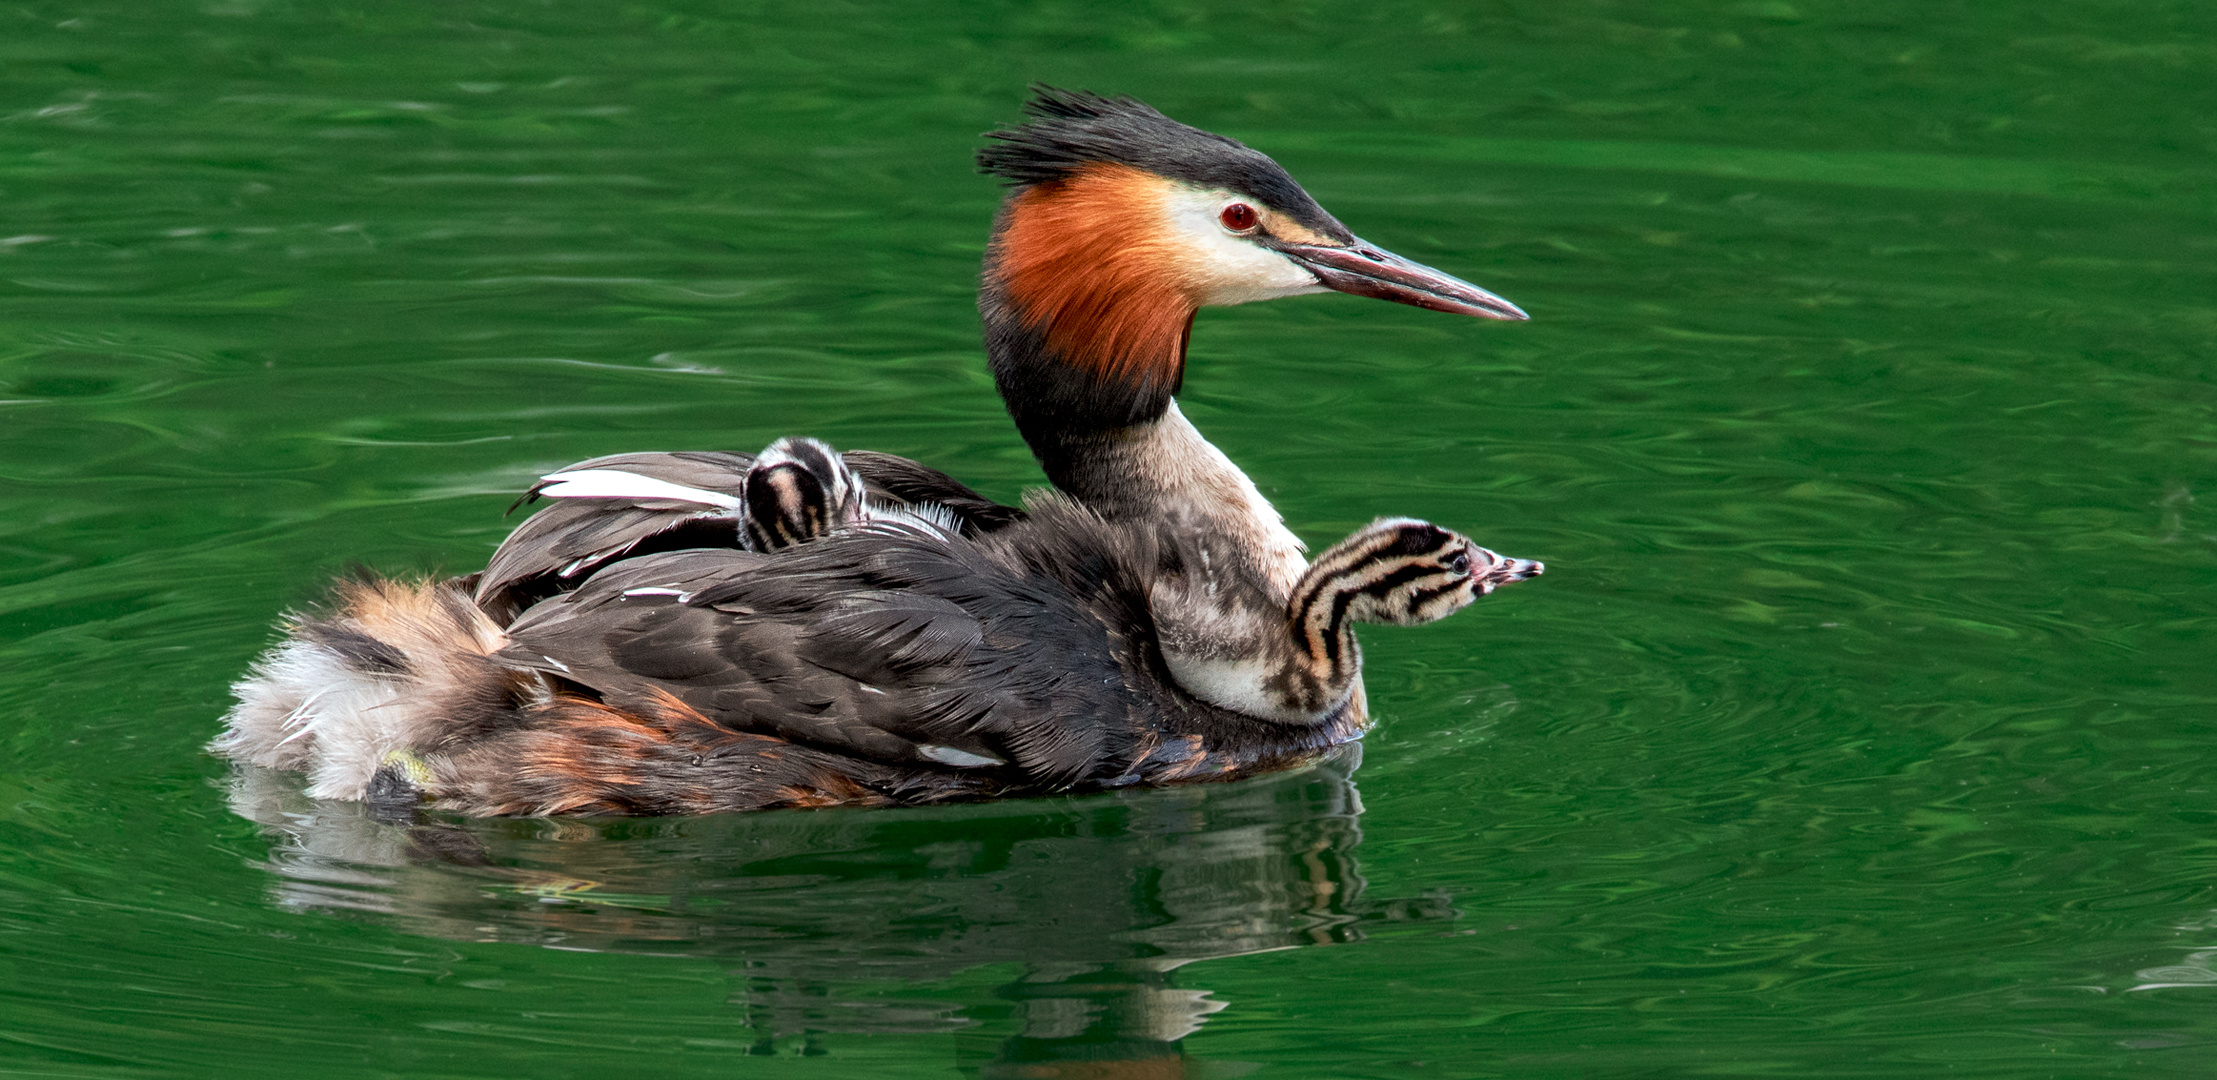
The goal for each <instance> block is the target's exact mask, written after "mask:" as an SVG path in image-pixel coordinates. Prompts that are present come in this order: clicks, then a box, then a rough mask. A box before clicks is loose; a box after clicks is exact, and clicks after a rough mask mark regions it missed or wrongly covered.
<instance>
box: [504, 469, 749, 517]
mask: <svg viewBox="0 0 2217 1080" xmlns="http://www.w3.org/2000/svg"><path fill="white" fill-rule="evenodd" d="M540 479H541V480H546V481H549V483H548V486H546V487H543V488H540V489H539V494H541V495H545V496H547V497H549V498H554V499H669V500H672V501H675V502H689V503H699V504H700V505H702V506H714V507H718V508H720V509H724V510H736V509H738V508H739V506H740V499H739V498H738V497H737V496H733V495H725V494H723V493H721V492H716V491H708V490H706V489H703V488H697V487H686V486H685V485H683V484H673V483H670V482H669V481H667V480H657V479H655V478H654V477H651V476H641V475H639V474H638V473H631V472H625V471H623V470H622V469H578V470H575V471H572V472H558V473H548V474H547V475H545V476H542V477H540Z"/></svg>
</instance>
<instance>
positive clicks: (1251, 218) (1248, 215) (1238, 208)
mask: <svg viewBox="0 0 2217 1080" xmlns="http://www.w3.org/2000/svg"><path fill="white" fill-rule="evenodd" d="M1216 217H1217V220H1219V221H1222V222H1223V223H1224V227H1225V228H1227V229H1230V230H1232V231H1233V232H1247V231H1249V230H1251V229H1253V228H1254V227H1255V222H1256V220H1257V218H1256V217H1255V208H1254V207H1252V206H1249V205H1247V204H1246V203H1243V202H1236V203H1233V204H1232V205H1230V206H1227V207H1225V208H1224V212H1223V213H1221V214H1218V215H1216Z"/></svg>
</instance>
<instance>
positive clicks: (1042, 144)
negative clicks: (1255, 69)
mask: <svg viewBox="0 0 2217 1080" xmlns="http://www.w3.org/2000/svg"><path fill="white" fill-rule="evenodd" d="M1024 112H1025V114H1026V115H1027V116H1029V117H1030V119H1029V120H1027V121H1026V122H1024V123H1022V124H1018V125H1016V126H1015V127H1008V128H1002V129H1000V130H998V131H989V132H986V133H985V137H986V138H988V139H993V140H995V143H996V144H995V145H992V146H987V147H985V148H983V149H981V150H979V151H978V169H979V171H981V172H985V173H989V174H991V175H993V176H998V177H1000V178H1001V179H1003V180H1006V181H1008V183H1009V185H1010V186H1012V187H1019V188H1022V187H1030V186H1032V185H1034V184H1045V183H1051V182H1053V181H1056V180H1061V179H1064V178H1066V177H1068V176H1069V175H1070V174H1071V173H1074V172H1076V171H1077V170H1079V169H1081V168H1084V167H1085V166H1087V165H1094V164H1114V165H1129V166H1131V167H1133V168H1135V169H1143V170H1145V171H1147V172H1151V173H1154V174H1156V175H1158V176H1167V177H1170V178H1171V179H1174V180H1184V181H1187V182H1189V183H1193V184H1197V185H1199V186H1201V187H1208V188H1223V189H1226V190H1229V191H1235V192H1238V193H1240V194H1242V195H1248V196H1251V197H1253V198H1255V199H1257V200H1260V201H1261V202H1263V203H1265V204H1267V205H1269V206H1271V207H1274V208H1276V209H1277V210H1278V211H1280V212H1282V213H1284V214H1287V215H1288V216H1290V217H1292V218H1293V219H1294V220H1296V221H1299V222H1301V223H1302V224H1304V225H1307V226H1308V227H1310V228H1312V229H1316V230H1317V231H1319V232H1322V233H1324V234H1325V235H1328V236H1333V237H1335V238H1343V239H1349V240H1351V239H1353V237H1352V234H1349V233H1348V231H1347V227H1346V226H1344V225H1341V224H1340V223H1339V222H1338V221H1337V220H1335V219H1334V218H1333V217H1332V215H1330V214H1327V213H1325V212H1324V208H1323V207H1321V206H1318V205H1317V203H1316V200H1315V199H1313V198H1310V197H1309V193H1308V192H1306V191H1303V190H1302V189H1301V185H1300V184H1298V183H1295V182H1294V179H1293V177H1291V176H1289V175H1287V173H1286V171H1285V170H1284V169H1283V168H1280V167H1279V165H1278V163H1277V162H1275V161H1272V160H1270V158H1269V157H1268V156H1267V155H1264V154H1262V153H1259V152H1257V151H1254V150H1251V149H1248V148H1247V146H1246V145H1245V144H1244V143H1241V142H1240V141H1238V140H1237V139H1228V138H1225V137H1224V136H1222V135H1217V134H1214V133H1212V132H1207V131H1203V130H1201V129H1200V128H1197V127H1192V126H1189V125H1186V124H1181V123H1179V122H1177V121H1176V120H1172V119H1171V118H1169V117H1167V116H1164V115H1163V114H1161V113H1160V112H1157V111H1155V109H1154V108H1153V107H1152V106H1149V105H1147V104H1146V103H1145V102H1142V101H1140V100H1138V99H1137V98H1131V97H1103V96H1101V95H1100V94H1095V93H1090V92H1087V91H1084V90H1060V89H1057V88H1055V87H1052V86H1044V85H1041V86H1034V87H1032V99H1031V100H1030V101H1027V102H1025V103H1024Z"/></svg>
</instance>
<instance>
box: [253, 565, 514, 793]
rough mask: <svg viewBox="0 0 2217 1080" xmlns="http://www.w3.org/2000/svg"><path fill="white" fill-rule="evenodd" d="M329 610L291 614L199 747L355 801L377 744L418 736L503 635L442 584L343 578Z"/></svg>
mask: <svg viewBox="0 0 2217 1080" xmlns="http://www.w3.org/2000/svg"><path fill="white" fill-rule="evenodd" d="M335 600H336V610H335V611H334V612H333V613H331V614H330V615H326V616H319V617H300V616H295V617H293V618H292V619H291V620H290V627H289V637H288V639H287V640H286V641H284V642H282V643H280V644H278V645H277V646H276V647H275V648H273V649H271V650H270V651H269V652H267V653H264V654H263V655H262V656H261V658H260V659H258V660H256V661H255V662H254V666H253V668H252V669H251V670H250V671H249V672H248V673H247V676H246V678H244V679H241V680H239V681H238V682H237V683H236V684H234V685H233V686H232V688H231V691H232V693H233V694H234V695H236V696H237V698H238V701H239V703H238V704H237V705H236V706H234V707H233V708H232V709H231V711H230V712H229V713H228V714H226V715H225V716H224V723H225V725H226V729H225V731H224V733H223V734H222V735H221V736H219V737H218V738H217V739H216V740H215V741H214V742H212V743H210V744H209V749H210V750H213V751H215V752H216V753H218V754H222V755H224V756H226V757H232V758H238V759H240V760H244V761H250V762H253V763H254V764H256V765H263V766H268V767H270V768H276V769H286V770H290V771H293V772H301V773H306V774H307V776H308V789H307V794H308V795H310V796H312V797H314V798H319V799H359V798H361V797H363V795H364V794H365V793H366V792H367V790H368V787H369V782H370V778H371V776H372V775H374V774H375V773H376V772H377V769H378V766H379V765H381V764H383V762H384V761H385V758H386V756H387V755H388V754H391V753H392V752H394V751H396V750H405V749H409V748H410V747H412V746H421V745H425V744H427V743H429V742H430V741H432V740H433V739H434V738H435V735H436V733H437V731H438V730H439V729H440V728H441V727H443V726H445V725H446V724H448V723H450V722H451V717H452V715H453V712H454V710H455V709H456V708H457V707H459V706H461V705H462V703H463V702H465V701H468V700H472V699H473V697H474V694H473V691H478V690H481V689H482V688H483V687H484V684H485V681H486V680H487V679H488V678H493V677H509V676H506V675H505V674H503V675H499V676H496V674H495V669H494V668H492V666H491V665H489V664H487V663H486V662H485V658H486V657H487V656H489V655H491V654H492V653H493V652H494V651H496V650H498V649H499V648H500V647H501V646H502V645H504V644H506V641H507V639H506V635H504V634H502V633H501V631H500V628H499V627H498V626H495V625H494V624H493V621H492V620H491V619H490V618H488V617H486V615H485V614H484V613H483V612H482V611H479V610H478V608H477V606H476V605H475V604H473V603H471V602H470V600H469V598H468V596H467V595H465V594H464V593H463V592H462V591H461V590H459V589H457V588H455V587H454V586H453V585H451V584H448V583H444V582H436V583H435V582H402V581H391V580H383V579H377V580H366V581H347V582H342V583H341V584H340V585H339V587H338V589H337V590H336V596H335Z"/></svg>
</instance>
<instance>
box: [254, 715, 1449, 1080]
mask: <svg viewBox="0 0 2217 1080" xmlns="http://www.w3.org/2000/svg"><path fill="white" fill-rule="evenodd" d="M1360 753H1361V745H1360V744H1359V743H1358V744H1350V745H1348V746H1345V747H1342V748H1340V749H1339V751H1337V752H1335V753H1334V754H1333V755H1331V756H1329V757H1327V758H1325V759H1324V760H1322V761H1320V762H1319V763H1318V764H1316V765H1315V766H1314V767H1311V768H1309V769H1306V770H1302V771H1298V772H1292V773H1287V774H1282V775H1277V776H1268V777H1261V778H1257V779H1253V780H1248V781H1245V782H1242V783H1238V784H1206V785H1196V786H1192V787H1183V788H1169V789H1160V790H1146V791H1132V792H1124V793H1117V794H1109V795H1096V796H1088V797H1084V798H1074V799H1068V800H1059V801H1058V800H1023V801H1012V802H1001V803H984V804H978V805H972V806H950V807H938V808H931V809H917V810H887V809H876V810H840V809H832V810H819V811H786V812H773V813H764V814H738V815H725V816H720V817H706V818H662V819H599V820H587V819H547V820H465V819H459V818H456V819H440V818H419V819H416V820H409V821H398V822H393V821H380V820H378V819H376V818H375V817H373V816H372V815H371V813H370V812H369V811H368V810H367V809H366V808H365V806H364V804H361V803H356V802H337V801H331V802H326V801H319V800H314V799H309V798H307V797H306V796H304V795H302V794H300V790H299V781H298V778H297V777H293V776H291V775H289V774H284V773H278V772H273V771H268V770H260V769H247V770H244V771H241V772H240V773H238V774H237V776H236V778H235V780H234V783H233V787H232V793H231V798H232V806H233V809H235V810H236V811H237V812H238V813H240V814H241V815H242V816H244V817H247V818H249V819H251V820H253V821H255V822H257V823H259V824H260V825H261V826H263V828H264V829H265V830H266V831H267V832H268V834H269V835H270V836H271V838H272V844H271V847H270V851H269V858H268V862H267V864H266V865H267V868H268V869H269V870H271V871H272V872H273V873H274V874H275V875H276V880H275V882H274V883H273V885H272V887H271V893H272V897H273V899H274V900H275V901H276V902H277V903H279V904H281V905H285V906H288V907H294V908H301V909H318V910H322V911H327V912H338V913H346V914H350V915H357V916H366V917H370V918H374V919H377V920H378V921H383V922H387V923H389V924H390V925H394V926H396V927H398V928H400V929H402V930H405V931H407V932H410V933H418V934H425V935H431V936H436V937H444V938H452V939H460V940H470V941H504V942H514V943H527V944H538V945H545V946H555V947H561V948H565V949H584V950H595V951H607V952H624V953H653V954H666V955H673V956H687V957H701V958H709V959H712V960H715V961H717V962H720V963H723V964H724V965H725V966H726V967H727V969H728V970H729V971H730V973H731V975H732V977H733V979H734V982H735V983H736V984H737V986H738V989H737V990H736V991H735V993H734V995H733V1001H734V1004H735V1005H737V1006H738V1007H739V1008H740V1009H741V1010H742V1011H743V1013H744V1022H745V1024H746V1025H747V1026H748V1027H749V1028H751V1029H752V1035H751V1038H753V1039H754V1040H755V1046H756V1049H757V1050H758V1051H759V1052H763V1053H778V1052H800V1053H820V1052H827V1051H828V1050H829V1048H830V1046H831V1045H832V1041H833V1040H832V1037H834V1036H838V1035H842V1034H871V1033H891V1032H911V1033H913V1032H929V1031H947V1032H954V1031H963V1034H962V1035H961V1036H960V1037H959V1038H958V1039H957V1046H958V1054H960V1055H961V1056H963V1057H964V1058H966V1059H968V1060H966V1061H965V1062H964V1064H965V1065H966V1066H968V1067H971V1068H975V1069H976V1070H977V1071H978V1073H979V1075H981V1076H984V1077H1065V1076H1186V1075H1200V1073H1199V1072H1196V1071H1192V1070H1189V1069H1188V1068H1187V1066H1188V1065H1193V1064H1198V1063H1194V1062H1188V1061H1187V1060H1186V1058H1185V1055H1184V1049H1183V1045H1182V1041H1183V1040H1184V1039H1185V1038H1186V1037H1187V1036H1188V1035H1190V1034H1192V1033H1193V1032H1194V1031H1196V1030H1198V1029H1199V1028H1200V1027H1201V1025H1202V1024H1203V1023H1204V1022H1205V1021H1206V1020H1207V1019H1208V1017H1209V1016H1210V1015H1211V1014H1212V1013H1215V1012H1217V1011H1219V1010H1221V1009H1223V1008H1225V1007H1226V1006H1227V1004H1228V1003H1226V1002H1224V1001H1221V1000H1218V999H1216V998H1213V997H1211V996H1210V994H1209V991H1208V990H1207V989H1205V988H1202V987H1199V986H1196V985H1193V984H1194V982H1195V979H1194V977H1193V976H1192V974H1191V973H1190V972H1188V971H1185V970H1182V969H1184V968H1185V966H1186V965H1189V964H1191V963H1193V962H1194V961H1197V960H1208V959H1214V958H1221V957H1229V956H1241V955H1246V954H1250V953H1258V952H1266V951H1271V950H1277V949H1287V948H1295V947H1300V946H1306V945H1331V944H1344V943H1349V942H1354V941H1359V940H1361V939H1362V938H1363V936H1364V932H1365V926H1366V925H1369V924H1374V923H1378V922H1385V921H1406V920H1412V919H1414V920H1432V919H1446V918H1451V917H1453V914H1454V912H1453V911H1452V909H1451V908H1450V907H1449V906H1448V903H1447V898H1446V897H1444V896H1422V897H1415V898H1409V899H1402V900H1379V899H1374V898H1371V897H1369V896H1367V895H1366V883H1365V882H1364V880H1363V877H1362V875H1361V873H1360V872H1359V870H1358V867H1357V861H1356V857H1355V852H1356V847H1357V845H1358V844H1359V843H1360V842H1361V838H1362V830H1361V824H1360V820H1361V815H1362V801H1361V798H1360V797H1359V795H1358V794H1357V792H1356V789H1355V785H1354V783H1353V782H1352V780H1351V779H1350V777H1351V775H1352V773H1353V771H1354V768H1355V765H1356V763H1357V762H1358V761H1359V760H1360ZM986 965H1005V966H1008V967H1009V968H1010V969H1011V970H1012V972H1014V973H1015V974H1016V977H1015V978H1014V979H1013V981H1011V982H1009V983H1007V984H1006V985H1004V986H1002V987H1001V988H999V989H998V990H997V991H995V992H994V994H993V998H997V999H998V1001H994V1000H980V1001H971V1002H966V1003H965V1002H926V1001H919V1000H916V999H912V998H893V999H888V998H886V997H883V996H878V995H877V994H876V993H874V992H873V993H871V994H869V995H867V996H865V995H862V994H854V993H844V994H843V989H842V988H843V986H852V985H853V984H854V983H856V982H857V973H858V971H860V972H863V973H864V976H865V977H866V978H867V979H868V980H869V982H870V984H871V985H872V986H873V987H882V986H884V985H885V984H886V983H887V982H888V981H891V982H897V983H906V984H911V985H914V984H929V983H933V982H939V981H943V980H946V979H948V978H949V977H951V976H954V975H956V974H958V973H961V972H963V971H966V970H970V969H973V968H978V967H981V966H986ZM1004 1017H1007V1019H1004ZM964 1029H971V1030H964ZM994 1029H999V1031H998V1032H995V1031H994ZM989 1033H991V1034H989ZM996 1035H998V1036H999V1037H998V1039H997V1040H996V1037H995V1036H996ZM1235 1071H1236V1070H1235ZM1209 1075H1226V1072H1225V1069H1224V1068H1223V1066H1222V1065H1221V1064H1218V1065H1216V1066H1214V1067H1213V1068H1212V1069H1211V1070H1210V1071H1209Z"/></svg>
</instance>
